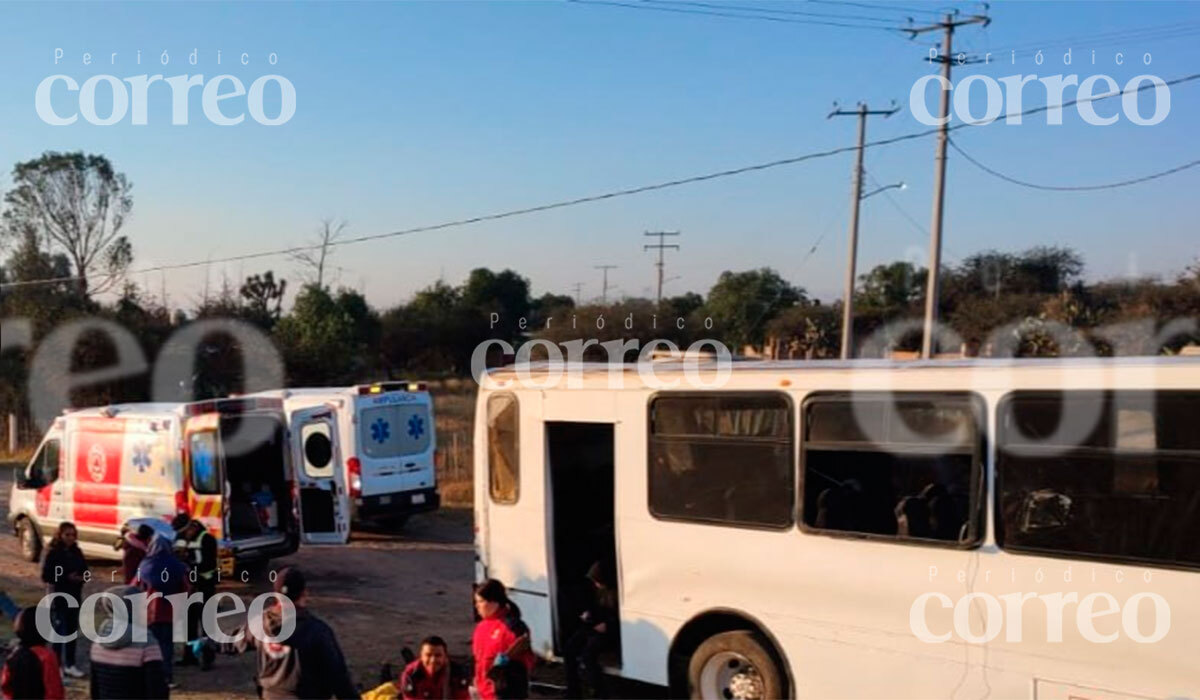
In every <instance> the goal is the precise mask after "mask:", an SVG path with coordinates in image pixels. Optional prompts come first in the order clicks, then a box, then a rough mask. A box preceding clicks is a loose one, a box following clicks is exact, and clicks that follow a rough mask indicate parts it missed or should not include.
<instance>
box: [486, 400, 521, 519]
mask: <svg viewBox="0 0 1200 700" xmlns="http://www.w3.org/2000/svg"><path fill="white" fill-rule="evenodd" d="M498 398H508V399H512V402H513V404H514V405H515V406H516V409H517V418H516V431H515V434H514V441H515V442H516V453H517V460H516V464H514V465H513V466H514V468H515V473H514V475H513V476H514V481H515V484H514V486H513V497H512V500H511V501H509V500H504V501H500V500H497V499H496V493H495V491H494V490H493V489H492V483H493V482H492V436H491V430H492V426H491V420H490V419H491V403H492V401H494V400H496V399H498ZM484 411H485V415H484V425H483V430H484V434H485V435H487V438H488V440H487V450H488V451H487V481H488V483H487V497H488V502H489V503H491V504H492V505H495V506H516V505H517V504H518V503H520V502H521V400H520V399H519V398H518V397H517V395H516V393H514V392H511V391H498V392H495V393H493V394H491V395H489V396H488V397H487V401H486V402H484Z"/></svg>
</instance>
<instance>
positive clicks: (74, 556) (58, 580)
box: [42, 520, 88, 678]
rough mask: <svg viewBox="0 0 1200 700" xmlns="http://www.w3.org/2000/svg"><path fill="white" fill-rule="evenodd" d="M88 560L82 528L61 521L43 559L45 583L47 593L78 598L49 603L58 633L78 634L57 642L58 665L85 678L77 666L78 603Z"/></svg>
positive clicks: (59, 598) (81, 597) (59, 599)
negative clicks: (81, 544)
mask: <svg viewBox="0 0 1200 700" xmlns="http://www.w3.org/2000/svg"><path fill="white" fill-rule="evenodd" d="M87 570H88V567H87V562H86V561H85V560H84V558H83V551H82V550H80V549H79V531H78V530H77V529H76V528H75V523H72V522H68V521H65V520H64V521H63V522H62V523H59V526H58V531H57V532H55V534H54V537H53V539H51V540H50V548H49V549H48V550H47V551H46V558H45V560H44V561H43V562H42V581H43V582H44V583H45V584H46V592H47V593H48V594H51V593H64V594H66V595H68V596H70V597H72V598H74V600H75V605H68V604H67V601H66V600H65V599H64V598H62V597H61V596H59V597H56V598H55V599H54V602H53V603H51V605H50V617H51V619H52V620H54V627H55V630H56V631H57V632H58V634H60V635H62V636H64V637H69V636H71V635H76V636H75V637H73V638H72V639H71V641H69V642H62V643H58V644H55V645H54V650H55V652H56V653H57V654H58V660H59V665H60V666H61V667H62V671H63V673H65V674H66V675H68V676H70V677H72V678H83V675H84V674H83V671H80V670H79V668H78V667H76V666H75V646H76V641H77V638H78V632H79V606H80V605H81V604H82V600H83V584H84V583H86V579H87Z"/></svg>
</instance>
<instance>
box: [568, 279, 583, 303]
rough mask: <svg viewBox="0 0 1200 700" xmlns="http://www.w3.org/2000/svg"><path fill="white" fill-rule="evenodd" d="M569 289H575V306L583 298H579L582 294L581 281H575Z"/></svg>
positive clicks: (581, 301)
mask: <svg viewBox="0 0 1200 700" xmlns="http://www.w3.org/2000/svg"><path fill="white" fill-rule="evenodd" d="M571 289H574V290H575V306H579V305H580V304H582V303H583V299H582V298H581V297H582V294H583V282H576V283H575V284H573V285H571Z"/></svg>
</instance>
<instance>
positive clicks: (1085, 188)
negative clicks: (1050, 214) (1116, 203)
mask: <svg viewBox="0 0 1200 700" xmlns="http://www.w3.org/2000/svg"><path fill="white" fill-rule="evenodd" d="M948 141H949V143H950V147H951V148H953V149H954V150H955V151H958V154H959V155H961V156H962V157H963V158H966V159H967V162H968V163H970V164H971V165H974V166H975V167H976V168H979V169H980V170H982V171H983V172H985V173H987V174H988V175H991V176H993V177H997V178H1000V179H1001V180H1004V181H1005V182H1009V183H1012V184H1014V185H1020V186H1021V187H1028V188H1029V189H1033V190H1047V191H1050V192H1094V191H1097V190H1113V189H1117V188H1118V187H1128V186H1129V185H1137V184H1141V183H1143V182H1149V181H1151V180H1157V179H1158V178H1160V177H1166V176H1168V175H1174V174H1175V173H1178V172H1183V171H1184V170H1187V169H1189V168H1194V167H1196V166H1197V165H1200V159H1197V160H1193V161H1191V162H1188V163H1184V164H1183V165H1177V166H1175V167H1174V168H1169V169H1167V170H1162V171H1159V172H1157V173H1153V174H1151V175H1143V176H1142V177H1135V178H1131V179H1128V180H1121V181H1119V182H1109V183H1105V184H1102V185H1040V184H1037V183H1033V182H1029V181H1027V180H1020V179H1018V178H1015V177H1012V176H1011V175H1005V174H1004V173H1002V172H999V171H998V170H995V169H993V168H989V167H988V166H986V165H984V164H983V163H980V162H979V161H978V160H976V159H975V158H974V157H972V156H971V154H969V153H967V152H966V151H964V150H963V149H962V147H961V146H959V145H958V144H957V143H955V142H954V139H948Z"/></svg>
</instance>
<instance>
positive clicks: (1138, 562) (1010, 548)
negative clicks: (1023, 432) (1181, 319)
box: [991, 388, 1200, 573]
mask: <svg viewBox="0 0 1200 700" xmlns="http://www.w3.org/2000/svg"><path fill="white" fill-rule="evenodd" d="M1198 391H1200V390H1197V389H1147V388H1137V389H1111V388H1110V389H1013V390H1011V391H1009V392H1007V393H1005V394H1004V395H1003V396H1001V397H1000V400H998V401H997V402H996V454H995V459H994V461H993V464H992V469H991V471H992V482H993V485H992V529H993V533H994V538H995V541H996V548H997V549H999V550H1001V551H1003V552H1006V553H1008V554H1013V555H1018V556H1028V557H1042V558H1044V559H1066V560H1070V561H1090V562H1095V563H1098V564H1125V565H1129V566H1141V567H1146V568H1154V569H1166V570H1171V571H1187V572H1193V573H1195V572H1197V571H1200V566H1198V565H1195V564H1185V563H1180V562H1165V561H1158V560H1153V559H1143V558H1139V557H1128V556H1120V555H1115V554H1090V553H1087V552H1072V551H1069V550H1067V551H1059V550H1048V549H1037V548H1032V547H1022V546H1020V545H1015V546H1014V545H1012V544H1006V543H1005V541H1004V539H1005V537H1004V535H1005V533H1004V520H1003V518H1002V517H1001V514H1002V513H1003V511H1002V510H1001V507H1002V505H1003V504H1002V503H1001V500H1000V499H1001V496H1002V494H1003V491H1004V489H1003V479H1002V478H1001V472H1000V461H1001V459H1002V456H1001V455H1002V450H1003V449H1004V444H1005V443H1004V436H1005V432H1006V428H1005V427H1004V421H1003V420H1002V419H1003V417H1004V416H1005V415H1006V414H1005V411H1007V410H1008V409H1009V406H1010V405H1011V404H1012V403H1013V402H1014V401H1016V400H1018V399H1021V398H1033V399H1045V398H1054V397H1056V396H1059V395H1065V394H1081V395H1086V394H1092V395H1099V396H1100V398H1101V400H1103V401H1104V402H1105V406H1106V407H1108V408H1109V409H1110V410H1111V406H1112V405H1113V399H1114V398H1115V395H1116V394H1119V393H1127V394H1134V395H1151V396H1156V395H1158V394H1164V393H1179V394H1183V393H1197V392H1198ZM1059 447H1060V448H1061V447H1064V446H1061V445H1060V446H1059ZM1070 452H1071V453H1073V454H1083V453H1097V452H1107V453H1116V454H1120V453H1125V454H1142V455H1145V454H1150V453H1153V454H1158V453H1167V454H1173V453H1182V454H1183V455H1184V456H1191V455H1197V454H1200V451H1193V450H1166V449H1153V450H1148V449H1147V450H1143V449H1132V448H1117V447H1110V448H1098V447H1093V446H1084V447H1075V448H1071V450H1070Z"/></svg>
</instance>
